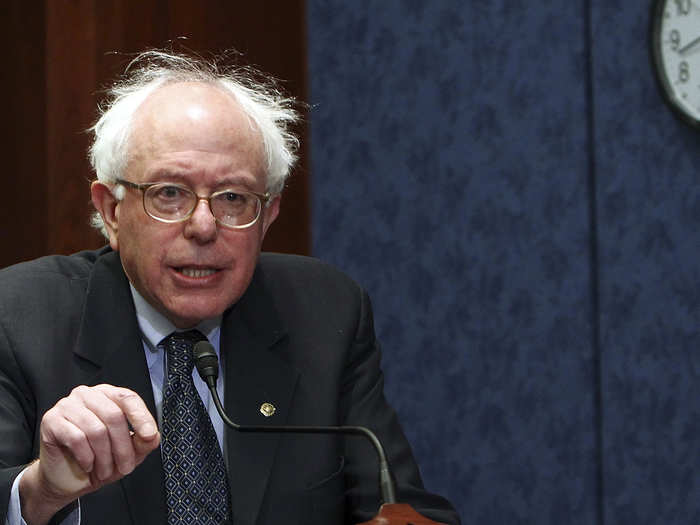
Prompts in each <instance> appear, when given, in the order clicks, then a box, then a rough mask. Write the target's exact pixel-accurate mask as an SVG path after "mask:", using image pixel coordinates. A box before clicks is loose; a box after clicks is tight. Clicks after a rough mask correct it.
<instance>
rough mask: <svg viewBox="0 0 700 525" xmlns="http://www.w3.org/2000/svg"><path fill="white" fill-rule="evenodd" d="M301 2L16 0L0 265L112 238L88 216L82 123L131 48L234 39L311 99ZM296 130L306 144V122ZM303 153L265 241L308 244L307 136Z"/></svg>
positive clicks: (7, 86) (209, 46) (229, 44)
mask: <svg viewBox="0 0 700 525" xmlns="http://www.w3.org/2000/svg"><path fill="white" fill-rule="evenodd" d="M303 6H304V2H303V0H289V1H285V2H276V1H259V2H257V3H255V5H253V6H251V5H247V4H242V3H238V2H230V1H221V0H200V1H198V2H190V1H185V0H176V1H167V0H130V1H120V0H65V1H52V0H44V2H24V1H23V0H10V1H8V2H7V3H6V4H5V6H4V7H3V9H4V12H5V13H6V14H5V18H7V24H6V27H7V28H8V31H7V32H6V34H5V35H4V36H5V38H7V39H8V41H7V43H6V44H7V45H6V49H10V53H9V62H10V64H11V67H10V68H9V69H10V71H14V72H16V74H15V76H13V79H14V80H15V81H14V82H12V81H10V82H3V90H4V91H3V93H5V95H6V100H10V101H12V102H13V104H12V107H11V109H10V118H9V119H8V122H5V123H4V124H3V137H4V138H5V140H4V141H3V143H4V146H5V148H6V149H7V151H6V155H5V158H7V159H8V169H7V170H6V171H5V173H4V174H3V175H2V180H3V182H4V183H5V184H6V185H7V187H9V190H10V191H9V194H10V195H12V196H13V198H12V199H11V202H9V203H8V204H9V205H8V206H6V207H2V208H1V209H2V216H1V218H2V219H3V220H2V239H3V241H4V242H3V244H2V246H3V248H2V249H1V250H0V267H1V266H6V265H8V264H11V263H13V262H17V261H20V260H25V259H29V258H33V257H37V256H40V255H43V254H48V253H71V252H74V251H77V250H80V249H85V248H94V247H97V246H100V245H101V244H102V243H103V242H104V241H103V239H102V238H101V237H100V236H99V235H98V234H97V233H96V232H95V231H94V230H92V228H90V227H89V226H88V219H89V215H90V213H91V211H92V207H91V204H90V203H89V181H90V180H91V179H92V178H93V177H94V175H93V174H92V172H91V170H90V168H89V164H88V161H87V147H88V144H89V139H90V137H89V134H87V133H85V130H86V129H87V128H89V127H90V125H91V124H92V123H93V122H94V120H95V118H96V115H97V114H96V105H97V103H98V101H99V100H100V92H101V90H102V89H103V88H104V86H106V85H107V84H108V83H109V82H111V81H112V80H113V79H114V78H115V77H116V76H117V75H118V74H120V73H121V72H122V71H123V69H124V67H125V66H126V64H128V62H129V60H130V58H131V56H133V54H134V53H137V52H139V51H142V50H144V49H146V48H153V47H168V46H170V45H171V44H172V47H174V48H175V49H190V50H193V51H195V52H198V53H200V54H202V55H203V56H210V55H211V54H218V53H220V52H221V51H223V50H225V49H232V48H233V49H237V50H238V51H240V52H242V53H243V54H244V57H243V59H242V62H243V63H250V64H253V65H256V66H258V67H259V68H260V69H262V70H263V71H265V72H268V73H270V74H271V75H273V76H274V77H276V78H280V79H284V80H285V82H284V83H283V86H284V87H285V89H286V90H287V91H289V92H290V93H291V94H292V95H293V96H295V97H296V98H298V99H299V100H301V101H304V100H306V98H307V96H306V92H307V84H306V56H305V52H306V48H305V39H306V36H305V33H304V9H303ZM20 128H21V130H20ZM298 132H299V133H300V135H301V137H302V144H304V143H305V137H306V135H307V130H306V125H305V124H302V125H301V126H300V128H299V129H298ZM300 153H301V161H300V164H299V167H298V168H297V170H296V172H295V173H294V174H293V176H292V178H291V180H290V183H289V187H288V189H287V191H285V194H284V199H283V210H282V213H281V215H280V218H279V219H278V221H277V222H276V223H275V225H274V226H273V227H272V228H271V230H270V232H269V233H268V239H267V240H266V242H265V249H267V250H275V251H285V252H293V253H309V251H310V232H309V228H310V226H309V221H310V213H309V196H308V192H309V184H308V169H307V166H308V163H307V160H306V156H307V150H306V148H305V146H302V150H301V152H300ZM30 190H31V191H30ZM18 196H22V198H21V199H20V198H18ZM28 209H29V210H30V213H28V214H27V213H26V212H27V210H28ZM23 215H28V216H27V217H23Z"/></svg>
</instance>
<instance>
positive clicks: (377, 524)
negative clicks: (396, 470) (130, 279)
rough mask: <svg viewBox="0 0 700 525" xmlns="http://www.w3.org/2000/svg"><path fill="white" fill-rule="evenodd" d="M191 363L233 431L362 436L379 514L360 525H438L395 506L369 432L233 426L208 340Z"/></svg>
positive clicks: (196, 350) (201, 343)
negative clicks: (375, 464) (374, 462)
mask: <svg viewBox="0 0 700 525" xmlns="http://www.w3.org/2000/svg"><path fill="white" fill-rule="evenodd" d="M193 354H194V362H195V366H196V367H197V372H198V373H199V376H200V377H201V378H202V380H203V381H204V382H205V383H206V384H207V386H208V387H209V391H210V392H211V395H212V399H213V400H214V405H215V406H216V410H217V412H219V415H220V416H221V419H222V420H223V421H224V423H226V424H227V425H228V426H230V427H231V428H233V429H234V430H236V431H237V432H268V433H292V434H346V435H348V434H349V435H359V436H364V437H366V438H367V439H369V440H370V442H371V443H372V445H373V446H374V449H375V451H376V452H377V456H378V459H379V488H380V490H381V494H382V500H383V501H384V504H383V505H382V507H381V509H380V511H379V514H378V515H377V516H376V517H375V518H373V519H372V520H371V521H368V522H365V523H364V524H360V525H401V524H413V525H433V524H434V525H440V524H437V522H434V521H431V520H429V519H427V518H425V517H424V516H421V515H420V514H418V513H417V512H416V511H415V510H413V508H412V507H411V506H410V505H405V504H398V503H396V489H395V487H394V480H393V478H392V476H391V470H390V469H389V462H388V461H387V459H386V454H385V452H384V447H383V446H382V444H381V442H380V441H379V439H378V438H377V436H376V435H375V434H374V432H372V431H371V430H370V429H368V428H365V427H359V426H274V425H270V426H263V425H239V424H237V423H234V422H233V421H232V420H231V419H230V418H229V417H228V415H226V412H225V411H224V407H223V405H222V404H221V399H219V393H218V392H217V391H216V380H217V378H218V377H219V358H218V357H217V355H216V352H215V351H214V347H213V346H212V345H211V343H209V342H208V341H199V342H198V343H196V344H195V345H194V349H193Z"/></svg>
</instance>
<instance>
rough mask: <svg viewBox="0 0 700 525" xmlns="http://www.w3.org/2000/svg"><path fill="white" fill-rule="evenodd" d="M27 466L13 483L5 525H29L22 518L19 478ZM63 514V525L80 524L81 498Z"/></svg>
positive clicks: (62, 512) (64, 510)
mask: <svg viewBox="0 0 700 525" xmlns="http://www.w3.org/2000/svg"><path fill="white" fill-rule="evenodd" d="M27 468H29V467H27ZM27 468H25V469H24V470H23V471H22V472H20V473H19V475H18V476H17V477H16V478H15V481H14V483H13V484H12V491H11V492H10V504H9V505H8V507H7V516H6V518H5V525H27V522H26V521H24V518H22V504H21V503H20V501H19V480H21V479H22V476H24V473H25V472H27ZM61 514H65V515H64V517H63V520H62V521H61V522H60V523H61V525H80V500H79V499H78V500H76V502H75V503H74V504H73V505H70V506H69V508H66V509H63V510H62V511H61Z"/></svg>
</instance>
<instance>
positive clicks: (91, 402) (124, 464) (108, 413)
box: [76, 388, 136, 481]
mask: <svg viewBox="0 0 700 525" xmlns="http://www.w3.org/2000/svg"><path fill="white" fill-rule="evenodd" d="M76 395H77V396H78V397H79V398H80V399H81V400H82V402H83V403H84V404H85V406H86V408H87V409H88V410H89V411H90V413H91V414H93V415H94V417H95V419H97V421H98V422H99V423H95V424H93V425H90V426H89V427H86V428H85V432H86V434H87V435H88V439H89V441H90V444H91V446H92V447H93V450H94V452H95V458H96V459H95V474H96V476H97V478H98V479H99V480H101V481H104V480H106V479H108V478H110V477H111V476H112V475H113V474H114V472H115V470H116V471H117V472H119V473H120V474H121V475H122V476H123V475H126V474H128V473H130V472H131V471H132V470H134V467H135V466H136V453H135V451H134V447H133V445H132V443H131V437H130V433H129V426H128V423H127V419H126V415H125V414H124V412H123V411H122V409H121V407H120V406H119V405H117V404H116V403H114V402H113V401H112V399H111V398H110V397H109V396H107V395H105V393H104V391H103V390H101V389H97V388H84V389H81V390H79V391H77V392H76Z"/></svg>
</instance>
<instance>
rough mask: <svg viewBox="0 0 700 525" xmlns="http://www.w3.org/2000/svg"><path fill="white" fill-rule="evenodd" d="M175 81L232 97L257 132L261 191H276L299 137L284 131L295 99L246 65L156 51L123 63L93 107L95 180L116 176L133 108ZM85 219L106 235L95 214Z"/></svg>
mask: <svg viewBox="0 0 700 525" xmlns="http://www.w3.org/2000/svg"><path fill="white" fill-rule="evenodd" d="M175 82H203V83H206V84H210V85H212V86H215V87H218V88H220V89H223V90H224V91H226V92H227V93H230V94H231V95H233V97H234V99H235V100H236V101H237V102H238V103H239V104H240V106H241V108H242V109H243V111H244V113H245V114H246V115H247V116H248V118H249V119H250V120H251V123H252V125H254V126H255V127H256V128H257V130H258V131H259V132H260V135H261V138H262V143H263V151H264V152H265V161H266V164H265V167H266V175H267V182H266V190H267V191H268V192H270V194H271V195H273V196H275V195H279V194H280V193H282V190H283V189H284V184H285V181H286V179H287V177H288V176H289V174H290V172H291V169H292V167H293V165H294V163H295V162H296V160H297V156H296V151H297V149H298V147H299V139H298V138H297V137H296V136H295V135H294V134H293V133H292V132H291V131H290V130H289V127H290V126H291V125H292V124H294V123H295V122H297V121H298V119H299V115H298V113H297V112H296V110H295V109H294V105H295V100H294V99H293V98H289V97H286V96H285V95H284V94H282V93H281V91H280V90H279V89H278V88H277V86H276V85H275V84H274V82H272V80H270V79H267V78H264V77H262V75H261V74H260V73H259V72H257V71H255V70H253V69H252V68H250V67H235V68H232V67H231V68H220V67H219V66H218V64H217V63H216V61H215V60H214V61H206V60H204V59H202V58H201V57H196V58H195V57H192V56H188V55H183V54H176V53H172V52H170V51H160V50H151V51H145V52H143V53H141V54H139V55H138V56H137V57H136V58H134V60H132V61H131V62H130V63H129V65H128V66H127V68H126V72H125V75H124V78H122V79H121V80H120V81H118V82H116V83H115V84H114V85H113V86H111V87H110V88H109V89H108V90H107V100H106V102H105V103H103V104H101V105H100V107H99V112H100V118H99V120H98V121H97V122H96V123H95V125H94V126H93V127H92V128H90V130H89V131H92V132H93V133H94V141H93V143H92V145H91V146H90V150H89V159H90V164H91V165H92V168H93V170H95V174H96V175H97V179H98V180H99V181H101V182H105V183H114V182H115V181H116V179H118V178H121V177H122V172H123V170H124V168H125V167H126V165H127V162H128V155H129V147H128V146H129V136H130V134H131V123H132V121H133V117H134V114H135V113H136V110H137V109H138V108H139V107H140V106H141V104H142V103H143V102H144V100H146V98H148V96H149V95H151V94H152V93H153V92H154V91H156V90H157V89H158V88H160V87H162V86H165V85H167V84H172V83H175ZM114 195H115V197H116V198H117V199H119V200H121V199H122V198H123V197H124V188H123V187H122V186H117V187H116V188H115V190H114ZM91 222H92V225H93V226H94V227H96V228H98V229H99V230H101V231H102V233H103V235H105V237H107V231H106V230H105V226H104V222H103V221H102V217H101V216H100V214H99V212H96V213H95V214H94V215H93V217H92V221H91Z"/></svg>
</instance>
